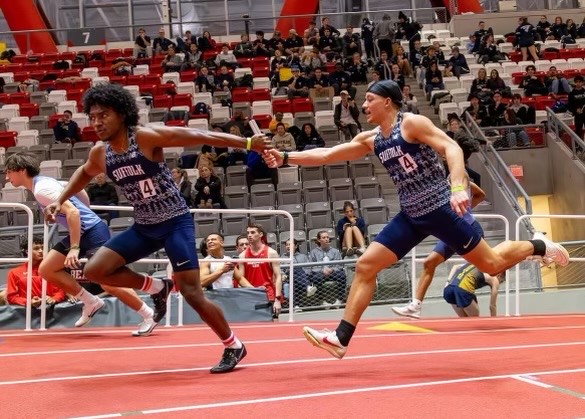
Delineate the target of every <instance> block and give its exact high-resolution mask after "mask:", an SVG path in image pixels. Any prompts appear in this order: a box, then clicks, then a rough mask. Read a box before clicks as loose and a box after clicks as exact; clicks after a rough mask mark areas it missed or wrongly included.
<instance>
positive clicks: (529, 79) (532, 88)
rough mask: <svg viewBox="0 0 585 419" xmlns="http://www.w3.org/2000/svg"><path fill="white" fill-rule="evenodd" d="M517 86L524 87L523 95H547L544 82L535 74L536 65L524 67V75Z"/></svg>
mask: <svg viewBox="0 0 585 419" xmlns="http://www.w3.org/2000/svg"><path fill="white" fill-rule="evenodd" d="M518 87H520V88H521V89H524V96H532V95H543V96H546V95H548V90H547V89H546V86H545V85H544V83H543V82H542V81H541V80H540V78H538V76H537V75H536V67H535V66H533V65H529V66H527V67H526V75H525V76H524V77H523V78H522V81H521V82H520V84H519V85H518Z"/></svg>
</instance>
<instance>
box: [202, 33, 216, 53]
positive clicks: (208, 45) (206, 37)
mask: <svg viewBox="0 0 585 419" xmlns="http://www.w3.org/2000/svg"><path fill="white" fill-rule="evenodd" d="M216 45H217V43H216V42H215V39H213V38H212V37H211V33H210V32H209V31H204V32H203V34H202V35H201V38H199V39H198V40H197V46H198V47H199V51H201V52H202V53H203V52H206V51H213V50H215V46H216Z"/></svg>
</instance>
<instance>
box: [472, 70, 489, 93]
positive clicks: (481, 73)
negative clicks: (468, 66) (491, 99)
mask: <svg viewBox="0 0 585 419" xmlns="http://www.w3.org/2000/svg"><path fill="white" fill-rule="evenodd" d="M487 82H488V78H487V72H486V71H485V68H480V69H479V70H478V72H477V77H476V78H475V79H473V82H472V83H471V88H470V89H469V93H471V94H478V93H479V92H482V91H485V90H487ZM488 93H489V92H488Z"/></svg>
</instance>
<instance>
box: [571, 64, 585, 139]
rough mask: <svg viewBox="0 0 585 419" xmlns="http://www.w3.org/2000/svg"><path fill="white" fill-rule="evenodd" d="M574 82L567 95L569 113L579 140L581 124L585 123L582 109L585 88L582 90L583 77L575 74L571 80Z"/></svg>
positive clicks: (581, 131) (581, 134)
mask: <svg viewBox="0 0 585 419" xmlns="http://www.w3.org/2000/svg"><path fill="white" fill-rule="evenodd" d="M573 80H574V81H575V87H574V88H573V90H571V93H569V103H568V107H569V111H571V113H572V114H573V116H574V118H575V134H577V135H578V136H579V138H581V139H582V138H583V124H584V122H585V114H584V113H583V108H584V107H585V88H583V76H582V75H580V74H577V75H576V76H575V78H574V79H573Z"/></svg>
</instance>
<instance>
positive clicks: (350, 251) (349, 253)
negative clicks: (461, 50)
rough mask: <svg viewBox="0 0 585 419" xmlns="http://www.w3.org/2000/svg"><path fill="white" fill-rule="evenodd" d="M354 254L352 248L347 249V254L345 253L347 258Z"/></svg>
mask: <svg viewBox="0 0 585 419" xmlns="http://www.w3.org/2000/svg"><path fill="white" fill-rule="evenodd" d="M354 253H355V250H354V248H353V247H350V248H349V249H347V252H346V253H345V254H346V256H347V257H352V256H353V255H354Z"/></svg>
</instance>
